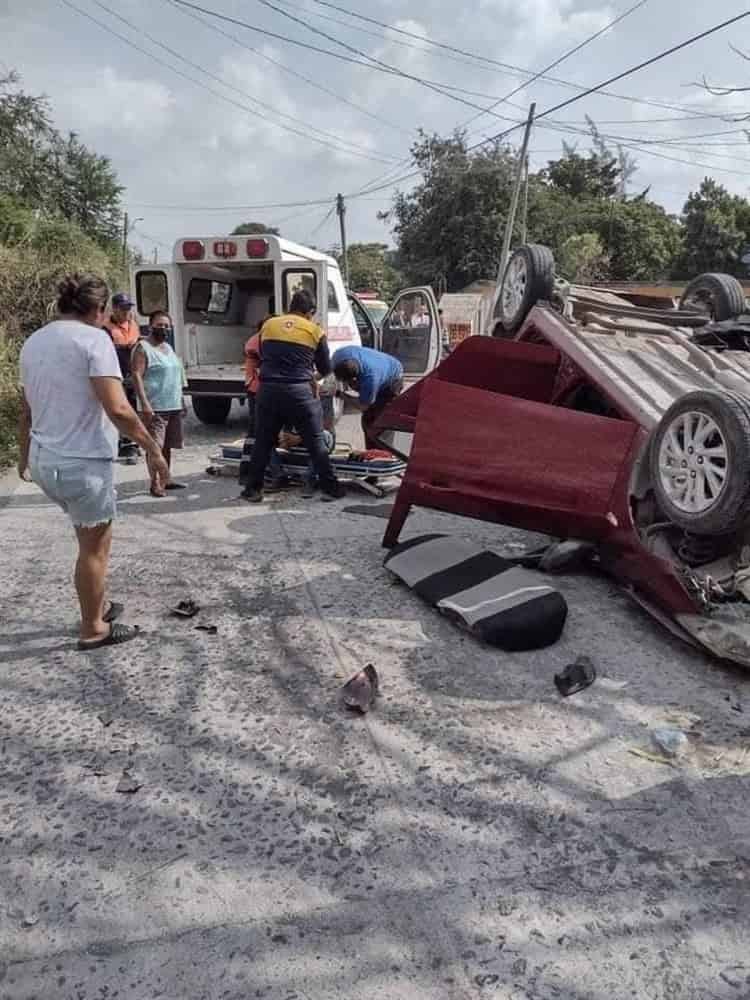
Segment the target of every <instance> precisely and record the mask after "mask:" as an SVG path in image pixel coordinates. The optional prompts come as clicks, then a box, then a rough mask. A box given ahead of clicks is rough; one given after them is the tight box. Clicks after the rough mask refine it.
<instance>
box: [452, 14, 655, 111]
mask: <svg viewBox="0 0 750 1000" xmlns="http://www.w3.org/2000/svg"><path fill="white" fill-rule="evenodd" d="M647 2H648V0H638V2H637V3H634V4H633V6H632V7H629V8H628V9H627V10H625V11H623V12H622V14H618V15H617V17H615V18H613V20H611V21H609V22H608V23H607V24H605V25H604V27H603V28H600V29H599V30H598V31H595V32H594V33H593V34H591V35H589V36H588V37H587V38H584V39H583V41H582V42H579V43H578V45H575V46H574V47H573V48H572V49H568V50H567V52H564V53H563V54H562V55H561V56H559V57H558V58H557V59H555V61H554V62H551V63H550V64H549V65H548V66H545V67H544V69H540V70H539V72H538V73H535V74H534V75H533V76H532V77H531V79H530V80H526V81H525V82H523V83H520V84H519V85H518V86H517V87H516V88H515V89H514V90H511V91H509V93H507V94H506V95H505V97H501V98H500V99H499V100H498V101H496V102H495V103H494V104H492V105H490V107H489V108H487V111H483V112H479V113H477V114H475V115H473V116H472V117H471V118H469V119H468V121H465V122H464V123H463V124H462V125H459V128H460V129H464V128H468V126H469V125H471V124H472V122H475V121H476V120H477V119H478V118H481V117H482V116H483V115H485V114H487V112H489V111H494V110H495V108H496V107H498V105H500V104H505V103H506V102H507V101H509V100H510V99H511V97H515V96H516V94H518V93H520V91H522V90H525V89H526V88H527V87H530V86H531V84H532V83H536V81H537V80H538V79H539V78H540V77H543V76H544V75H545V73H549V71H550V70H553V69H556V68H557V67H558V66H559V65H560V64H561V63H564V62H565V60H566V59H569V58H570V57H571V56H574V55H575V54H576V52H580V51H581V49H584V48H585V47H586V46H587V45H590V44H591V43H592V42H594V41H596V39H597V38H600V37H601V36H602V35H603V34H604V33H605V32H606V31H609V30H610V29H611V28H614V27H615V26H616V25H618V24H619V23H620V22H621V21H624V20H625V18H626V17H630V15H631V14H634V13H635V12H636V11H637V10H640V8H641V7H643V6H645V4H646V3H647Z"/></svg>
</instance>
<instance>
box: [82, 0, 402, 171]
mask: <svg viewBox="0 0 750 1000" xmlns="http://www.w3.org/2000/svg"><path fill="white" fill-rule="evenodd" d="M92 3H94V4H96V6H97V7H99V8H100V9H101V10H103V11H106V13H107V14H109V15H110V16H111V17H116V18H117V20H118V21H121V22H122V23H123V24H124V25H126V27H128V28H130V30H131V31H134V32H136V33H137V34H141V35H142V36H143V37H144V38H146V39H147V40H148V41H149V42H151V44H152V45H156V46H157V47H158V48H160V49H163V50H164V51H165V52H167V53H169V55H171V56H172V57H173V58H175V59H179V60H181V61H182V62H184V63H185V64H186V65H187V66H190V67H191V68H192V69H195V70H198V72H199V73H203V74H204V75H205V76H207V77H208V78H209V79H210V80H214V81H216V83H219V84H221V85H222V86H224V87H226V88H227V89H228V90H233V91H234V92H235V93H236V94H239V95H240V96H241V97H244V98H245V99H246V100H249V101H252V102H253V103H255V104H258V105H259V106H260V107H262V108H265V109H266V110H267V111H270V112H271V113H272V114H275V115H278V116H279V117H280V118H287V119H289V120H290V121H292V122H295V123H296V124H297V125H302V126H304V127H305V128H306V129H309V131H310V132H315V133H317V134H318V135H320V136H323V137H324V138H327V139H332V140H333V141H334V142H335V143H337V144H338V145H340V146H344V147H349V148H350V149H351V150H353V151H357V152H359V153H365V155H367V156H368V158H369V156H370V151H369V150H365V149H363V147H362V146H357V145H356V144H354V143H351V142H348V141H347V140H346V139H342V137H341V136H338V135H336V134H335V133H333V132H326V131H325V130H324V129H318V128H315V127H314V126H312V125H309V124H308V123H307V122H304V121H302V120H301V119H299V118H295V117H294V116H293V115H288V114H286V113H285V112H283V111H279V110H278V108H274V107H273V105H271V104H267V103H266V102H265V101H261V100H258V98H257V97H253V96H252V95H251V94H248V93H247V92H246V91H244V90H241V89H240V88H239V87H235V86H234V84H231V83H227V82H226V81H225V80H223V79H222V78H221V77H220V76H217V75H216V74H215V73H212V72H211V71H210V70H207V69H205V67H203V66H201V65H199V64H198V63H194V62H192V60H190V59H188V58H186V57H185V56H183V55H182V54H181V53H179V52H177V51H176V50H175V49H173V48H170V46H169V45H165V44H164V42H160V41H159V39H158V38H154V36H153V35H150V34H149V33H148V32H147V31H144V30H143V29H141V28H139V27H138V26H137V25H135V24H133V22H132V21H129V20H128V19H127V18H126V17H123V16H122V14H118V13H117V11H114V10H112V8H111V7H108V6H107V5H106V4H105V3H102V2H101V0H92ZM297 134H300V133H297ZM381 159H384V158H382V157H381ZM386 162H387V161H386Z"/></svg>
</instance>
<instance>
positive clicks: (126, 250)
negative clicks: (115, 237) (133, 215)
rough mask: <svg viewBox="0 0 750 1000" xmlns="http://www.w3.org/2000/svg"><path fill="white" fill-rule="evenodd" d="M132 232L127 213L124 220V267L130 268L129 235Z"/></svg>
mask: <svg viewBox="0 0 750 1000" xmlns="http://www.w3.org/2000/svg"><path fill="white" fill-rule="evenodd" d="M129 232H130V226H129V225H128V213H127V212H126V213H125V215H124V216H123V220H122V266H123V267H127V266H128V233H129Z"/></svg>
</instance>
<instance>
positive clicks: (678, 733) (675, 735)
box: [651, 729, 689, 757]
mask: <svg viewBox="0 0 750 1000" xmlns="http://www.w3.org/2000/svg"><path fill="white" fill-rule="evenodd" d="M651 739H652V740H653V741H654V743H655V744H656V746H657V747H658V748H659V749H660V750H661V751H662V752H663V753H664V754H666V756H667V757H680V756H682V754H684V753H685V751H686V750H687V748H688V746H689V744H688V738H687V736H686V735H685V734H684V733H683V732H682V730H681V729H654V730H653V732H652V733H651Z"/></svg>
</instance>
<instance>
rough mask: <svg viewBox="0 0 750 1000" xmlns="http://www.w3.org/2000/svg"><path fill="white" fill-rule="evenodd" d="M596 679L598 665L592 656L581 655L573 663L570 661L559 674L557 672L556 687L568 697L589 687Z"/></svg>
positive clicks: (564, 696)
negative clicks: (596, 665)
mask: <svg viewBox="0 0 750 1000" xmlns="http://www.w3.org/2000/svg"><path fill="white" fill-rule="evenodd" d="M595 680H596V667H595V666H594V664H593V662H592V660H591V657H589V656H579V657H578V659H577V660H575V661H574V662H573V663H569V664H568V665H567V667H565V669H564V670H562V671H561V672H560V673H559V674H555V687H556V688H557V690H558V691H559V692H560V694H561V695H562V696H563V698H568V697H569V696H570V695H572V694H578V692H579V691H583V689H584V688H587V687H589V685H591V684H593V683H594V681H595Z"/></svg>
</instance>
